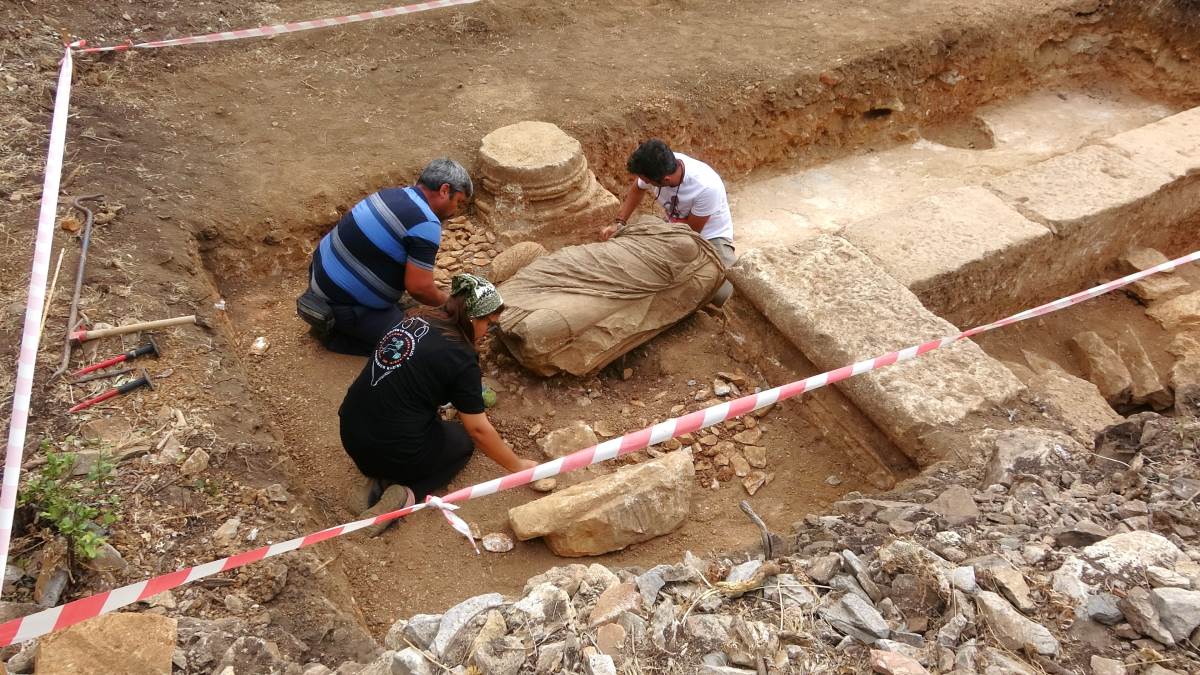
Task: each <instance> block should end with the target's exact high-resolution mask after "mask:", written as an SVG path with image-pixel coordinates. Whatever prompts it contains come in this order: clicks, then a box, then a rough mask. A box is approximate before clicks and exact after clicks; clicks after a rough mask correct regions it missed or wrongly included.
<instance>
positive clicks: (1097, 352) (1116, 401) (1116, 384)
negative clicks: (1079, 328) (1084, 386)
mask: <svg viewBox="0 0 1200 675" xmlns="http://www.w3.org/2000/svg"><path fill="white" fill-rule="evenodd" d="M1071 351H1073V352H1074V353H1075V358H1076V359H1078V361H1079V367H1080V368H1082V369H1083V374H1084V376H1085V377H1087V379H1088V380H1089V381H1090V382H1091V383H1092V384H1094V385H1096V388H1097V389H1099V390H1100V395H1101V396H1103V397H1104V400H1106V401H1108V402H1109V404H1110V405H1114V406H1118V405H1124V404H1126V403H1129V398H1130V396H1131V392H1132V390H1133V377H1132V376H1131V375H1130V374H1129V369H1128V368H1126V367H1125V362H1124V361H1122V360H1121V357H1120V356H1118V355H1117V352H1115V351H1113V349H1112V347H1109V346H1108V343H1107V342H1105V341H1104V338H1102V337H1100V336H1099V335H1097V334H1096V333H1095V332H1093V331H1090V330H1089V331H1084V332H1082V333H1077V334H1076V335H1075V336H1074V337H1072V338H1071Z"/></svg>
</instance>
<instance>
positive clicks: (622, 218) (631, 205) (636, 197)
mask: <svg viewBox="0 0 1200 675" xmlns="http://www.w3.org/2000/svg"><path fill="white" fill-rule="evenodd" d="M645 194H646V191H645V190H643V189H641V188H640V187H638V179H636V178H634V179H633V182H632V183H630V185H629V190H628V191H627V192H626V193H625V199H624V201H622V202H621V208H620V209H618V210H617V218H616V219H617V221H618V222H615V223H612V224H611V225H609V226H608V227H605V228H604V229H603V230H600V241H608V240H609V239H610V238H611V237H612V236H613V235H614V234H616V233H617V230H619V229H621V224H622V223H624V222H626V221H628V220H629V217H630V216H632V215H633V212H634V211H635V210H637V207H638V204H641V203H642V196H643V195H645Z"/></svg>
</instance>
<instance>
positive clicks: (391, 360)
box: [371, 318, 429, 387]
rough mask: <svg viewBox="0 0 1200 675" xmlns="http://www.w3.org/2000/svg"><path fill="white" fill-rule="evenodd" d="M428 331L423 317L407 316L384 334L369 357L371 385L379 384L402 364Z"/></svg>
mask: <svg viewBox="0 0 1200 675" xmlns="http://www.w3.org/2000/svg"><path fill="white" fill-rule="evenodd" d="M428 332H429V324H428V323H426V322H425V320H424V319H417V318H409V319H405V320H404V321H401V322H400V323H398V324H396V325H395V326H393V327H392V329H391V330H389V331H388V332H387V333H385V334H384V336H383V338H382V339H381V340H380V341H379V346H377V347H376V348H375V354H374V356H373V357H372V359H371V386H372V387H374V386H375V385H377V384H379V382H380V380H382V379H383V378H385V377H387V376H388V375H389V374H390V373H391V372H392V371H393V370H395V369H397V368H399V367H400V366H402V365H404V362H405V361H407V360H408V359H409V358H411V357H412V355H413V352H414V351H416V349H417V343H418V342H420V341H421V338H423V337H425V334H426V333H428Z"/></svg>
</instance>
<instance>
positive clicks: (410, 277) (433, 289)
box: [404, 262, 450, 307]
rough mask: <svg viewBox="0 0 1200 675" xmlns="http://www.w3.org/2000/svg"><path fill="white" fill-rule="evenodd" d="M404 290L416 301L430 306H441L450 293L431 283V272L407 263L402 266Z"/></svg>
mask: <svg viewBox="0 0 1200 675" xmlns="http://www.w3.org/2000/svg"><path fill="white" fill-rule="evenodd" d="M404 290H406V291H408V294H409V295H411V296H413V298H415V299H416V300H417V302H419V303H421V304H423V305H429V306H431V307H441V306H442V305H444V304H446V301H447V300H449V299H450V295H449V294H447V293H446V292H445V291H443V290H442V289H440V288H438V287H437V284H435V283H433V272H432V271H430V270H427V269H425V268H423V267H419V266H417V265H414V264H413V263H411V262H410V263H408V264H407V265H405V267H404Z"/></svg>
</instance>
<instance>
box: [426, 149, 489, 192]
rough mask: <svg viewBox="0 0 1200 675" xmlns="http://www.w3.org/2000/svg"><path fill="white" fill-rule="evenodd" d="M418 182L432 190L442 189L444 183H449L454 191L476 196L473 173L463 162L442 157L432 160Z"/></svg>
mask: <svg viewBox="0 0 1200 675" xmlns="http://www.w3.org/2000/svg"><path fill="white" fill-rule="evenodd" d="M417 182H418V183H420V184H421V185H424V186H425V187H427V188H429V189H430V190H434V191H437V190H440V189H441V187H442V186H443V185H449V186H450V189H451V190H452V191H454V192H463V193H466V195H467V198H468V199H469V198H471V197H473V196H475V184H474V183H472V182H471V174H469V173H467V170H466V169H464V168H463V165H462V164H459V163H458V162H456V161H454V160H452V159H449V158H446V157H441V158H439V159H435V160H433V161H432V162H430V163H429V164H428V165H427V166H426V167H425V169H424V170H423V171H421V177H420V178H418V179H417Z"/></svg>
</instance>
